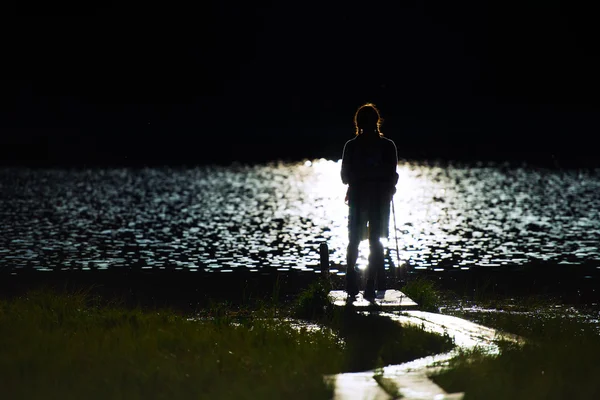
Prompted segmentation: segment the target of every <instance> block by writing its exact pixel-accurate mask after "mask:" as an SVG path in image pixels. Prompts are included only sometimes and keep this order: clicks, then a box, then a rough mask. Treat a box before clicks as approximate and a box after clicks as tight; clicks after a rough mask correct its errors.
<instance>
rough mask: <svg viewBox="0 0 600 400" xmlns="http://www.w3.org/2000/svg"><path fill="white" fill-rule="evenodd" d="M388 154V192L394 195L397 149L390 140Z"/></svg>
mask: <svg viewBox="0 0 600 400" xmlns="http://www.w3.org/2000/svg"><path fill="white" fill-rule="evenodd" d="M389 147H390V153H389V156H388V159H389V161H388V165H389V171H390V175H389V183H390V191H391V193H392V194H394V193H396V184H397V183H398V178H399V175H398V172H397V169H398V149H397V148H396V144H395V143H394V142H393V141H392V140H390V146H389Z"/></svg>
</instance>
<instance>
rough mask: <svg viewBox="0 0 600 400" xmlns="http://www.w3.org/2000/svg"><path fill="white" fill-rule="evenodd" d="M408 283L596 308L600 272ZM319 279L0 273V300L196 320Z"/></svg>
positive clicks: (531, 268)
mask: <svg viewBox="0 0 600 400" xmlns="http://www.w3.org/2000/svg"><path fill="white" fill-rule="evenodd" d="M387 274H388V276H387V282H388V287H389V288H390V289H400V290H401V289H402V287H403V285H404V284H405V281H401V280H400V279H398V278H397V277H396V276H394V271H391V270H387ZM405 276H406V278H407V280H411V279H416V278H418V277H421V278H426V279H429V280H430V281H432V282H433V283H434V284H435V285H436V286H437V288H438V289H440V290H441V291H443V292H444V293H446V294H448V295H450V296H452V297H454V298H455V299H456V300H457V301H458V300H468V301H478V300H481V299H484V298H485V299H487V300H490V299H494V298H503V299H507V298H511V297H516V298H528V297H531V298H533V297H544V298H548V299H553V300H554V301H556V302H557V303H561V304H568V305H572V306H597V305H598V304H600V290H598V289H597V288H598V284H597V283H598V279H599V278H600V267H598V266H596V265H594V264H589V265H568V266H566V265H559V264H544V263H540V264H529V265H527V266H514V267H511V266H503V267H501V268H492V267H472V268H470V269H469V270H466V271H465V270H454V271H452V270H445V271H442V272H436V271H432V270H412V271H410V272H408V274H406V275H405ZM320 278H322V274H321V273H320V272H312V273H307V272H301V271H297V270H294V269H290V270H289V271H285V272H283V271H265V272H249V271H248V270H245V269H241V268H240V269H235V270H233V271H232V272H229V273H216V272H212V273H209V272H198V271H196V272H191V271H189V270H168V269H154V270H142V269H135V268H111V269H106V270H87V271H86V270H55V271H39V270H35V269H20V270H18V271H2V272H0V291H1V292H2V297H14V296H18V295H20V294H23V293H25V292H26V291H28V290H31V289H33V288H39V287H52V288H56V289H74V288H92V289H93V291H94V292H96V293H98V294H100V295H102V296H107V297H110V298H119V299H121V300H122V301H123V302H124V303H126V304H130V305H141V306H149V307H156V306H167V307H174V308H177V309H181V310H182V311H186V312H193V311H194V310H196V309H198V308H202V307H205V306H206V305H207V304H210V303H211V302H214V301H224V302H228V303H231V304H240V305H241V304H245V303H248V302H253V301H265V300H277V301H286V300H289V299H293V298H294V297H295V296H296V295H298V294H299V293H301V292H302V291H303V290H305V289H306V288H308V286H309V285H310V284H311V283H313V282H315V281H317V280H318V279H320ZM344 279H345V277H344V276H343V275H338V274H330V275H329V280H330V282H331V284H332V287H333V288H334V289H343V288H344Z"/></svg>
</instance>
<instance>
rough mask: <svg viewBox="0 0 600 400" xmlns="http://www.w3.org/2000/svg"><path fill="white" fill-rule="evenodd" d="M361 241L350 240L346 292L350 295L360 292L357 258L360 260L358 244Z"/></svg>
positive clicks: (347, 254) (347, 255)
mask: <svg viewBox="0 0 600 400" xmlns="http://www.w3.org/2000/svg"><path fill="white" fill-rule="evenodd" d="M359 244H360V241H350V244H348V249H347V251H346V292H347V293H348V296H356V295H357V294H358V273H357V272H356V260H358V245H359Z"/></svg>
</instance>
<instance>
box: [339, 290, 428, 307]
mask: <svg viewBox="0 0 600 400" xmlns="http://www.w3.org/2000/svg"><path fill="white" fill-rule="evenodd" d="M329 297H330V298H331V300H332V302H333V304H334V305H336V306H347V305H350V304H351V305H352V306H354V307H357V308H369V307H373V306H374V305H375V306H379V307H384V308H386V309H391V308H400V309H408V308H415V307H418V304H417V303H415V302H414V301H413V300H412V299H411V298H410V297H408V296H407V295H405V294H404V293H402V292H401V291H399V290H395V289H391V290H386V291H385V294H384V295H383V296H382V295H381V293H379V294H378V296H377V298H376V299H375V300H374V301H372V302H371V301H368V300H366V299H365V298H363V295H362V292H361V293H359V294H358V295H357V296H356V297H355V298H354V299H353V300H352V299H350V300H349V299H348V294H347V293H346V291H344V290H332V291H330V292H329Z"/></svg>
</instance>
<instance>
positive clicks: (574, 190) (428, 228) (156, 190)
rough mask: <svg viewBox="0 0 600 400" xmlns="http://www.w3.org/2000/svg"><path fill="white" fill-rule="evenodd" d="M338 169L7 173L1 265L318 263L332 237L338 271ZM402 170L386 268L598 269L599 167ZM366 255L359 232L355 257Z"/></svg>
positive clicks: (324, 164) (309, 268) (317, 164)
mask: <svg viewBox="0 0 600 400" xmlns="http://www.w3.org/2000/svg"><path fill="white" fill-rule="evenodd" d="M340 167H341V165H340V162H339V161H331V160H314V161H306V162H300V163H283V162H280V163H271V164H264V165H233V166H205V167H197V168H189V169H182V168H146V169H131V170H130V169H100V170H58V169H51V170H50V169H48V170H43V169H42V170H33V169H19V168H4V169H0V184H1V185H2V191H1V193H0V213H1V214H2V218H3V229H2V231H1V232H0V256H1V257H0V267H2V268H5V267H8V268H11V269H16V270H18V269H21V268H36V269H39V270H53V269H57V268H58V269H70V268H79V269H107V268H113V267H134V268H140V269H144V268H146V269H187V270H199V271H215V272H217V271H222V272H226V271H227V272H232V271H236V270H239V269H246V270H252V271H260V270H264V269H269V270H277V269H279V270H282V271H283V270H287V269H290V270H291V269H293V270H297V271H306V272H310V273H314V271H315V270H318V264H319V245H320V244H321V243H322V242H327V244H328V246H329V250H330V261H331V263H332V268H333V269H335V270H337V271H338V273H343V272H344V270H345V268H344V264H345V252H346V245H347V212H348V207H347V205H346V204H345V203H344V197H345V193H346V186H345V185H343V184H342V182H341V179H340ZM398 173H399V175H400V178H399V182H398V186H397V193H396V194H395V196H394V211H395V212H394V214H395V221H394V220H393V219H392V220H390V233H391V235H390V237H389V239H388V240H387V241H386V243H385V245H386V248H388V249H389V252H388V257H387V260H386V268H389V267H390V265H391V263H396V261H397V259H399V260H400V262H401V263H406V264H409V265H411V266H413V267H415V268H423V269H431V270H439V271H443V270H452V269H468V268H470V267H471V266H475V265H481V266H489V267H494V266H496V267H499V266H503V265H509V264H510V265H522V264H527V263H529V262H537V263H540V262H553V263H559V264H564V265H565V266H568V265H573V264H581V263H584V262H585V263H597V264H598V265H600V251H599V243H600V197H599V196H597V193H599V192H600V179H599V177H600V170H593V171H578V172H564V171H550V170H540V169H535V168H508V167H501V166H494V165H486V166H482V165H472V166H460V165H457V166H448V167H441V166H435V165H426V164H417V163H401V164H399V165H398ZM394 222H395V223H394ZM394 227H395V228H396V229H394ZM394 233H396V234H394ZM396 241H397V244H398V249H399V252H398V254H396ZM367 257H368V243H367V242H366V241H363V242H362V243H361V247H360V258H359V264H358V265H359V267H362V268H364V267H365V266H366V262H367Z"/></svg>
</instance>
